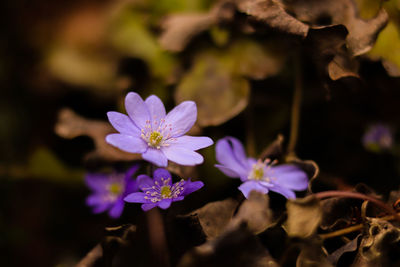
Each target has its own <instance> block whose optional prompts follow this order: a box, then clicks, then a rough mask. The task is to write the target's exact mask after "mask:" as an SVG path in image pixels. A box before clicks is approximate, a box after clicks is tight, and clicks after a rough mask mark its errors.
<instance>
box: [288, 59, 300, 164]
mask: <svg viewBox="0 0 400 267" xmlns="http://www.w3.org/2000/svg"><path fill="white" fill-rule="evenodd" d="M294 61H295V62H294V65H295V70H294V71H295V80H294V93H293V103H292V114H291V122H290V138H289V144H288V157H295V156H296V153H295V149H296V144H297V138H298V135H299V124H300V109H301V99H302V91H303V75H302V69H301V59H300V55H299V54H297V55H296V57H295V59H294Z"/></svg>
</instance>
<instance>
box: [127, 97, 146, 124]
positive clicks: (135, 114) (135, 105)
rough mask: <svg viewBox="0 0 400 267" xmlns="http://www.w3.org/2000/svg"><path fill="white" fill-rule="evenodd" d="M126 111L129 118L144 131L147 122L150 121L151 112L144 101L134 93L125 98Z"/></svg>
mask: <svg viewBox="0 0 400 267" xmlns="http://www.w3.org/2000/svg"><path fill="white" fill-rule="evenodd" d="M125 109H126V112H128V115H129V117H130V118H131V120H132V121H133V122H134V123H135V125H136V126H137V127H138V128H139V129H143V128H144V126H145V125H146V121H150V112H149V109H148V107H147V105H146V103H145V102H144V101H143V99H142V98H141V97H140V96H139V95H138V94H137V93H134V92H130V93H129V94H128V95H127V96H126V98H125Z"/></svg>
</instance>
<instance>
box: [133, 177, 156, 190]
mask: <svg viewBox="0 0 400 267" xmlns="http://www.w3.org/2000/svg"><path fill="white" fill-rule="evenodd" d="M137 184H138V186H139V188H140V189H141V190H143V191H145V190H148V189H149V188H151V187H152V186H153V185H154V181H153V179H151V178H150V177H149V176H147V175H145V174H142V175H139V176H138V177H137Z"/></svg>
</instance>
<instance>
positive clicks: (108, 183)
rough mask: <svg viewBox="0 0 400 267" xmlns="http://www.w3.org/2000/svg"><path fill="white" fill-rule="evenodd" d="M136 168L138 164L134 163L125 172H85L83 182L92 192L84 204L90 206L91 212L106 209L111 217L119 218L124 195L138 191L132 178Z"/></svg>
mask: <svg viewBox="0 0 400 267" xmlns="http://www.w3.org/2000/svg"><path fill="white" fill-rule="evenodd" d="M138 168H139V165H134V166H132V167H131V168H129V169H128V171H126V172H125V173H111V174H100V173H89V174H87V175H86V177H85V183H86V185H87V186H88V187H89V188H90V189H91V190H92V192H93V193H92V194H91V195H90V196H88V197H87V198H86V204H87V205H88V206H90V207H92V211H93V213H102V212H104V211H107V210H108V215H109V216H110V217H111V218H119V217H120V216H121V214H122V211H123V209H124V204H125V203H124V197H125V196H126V195H128V194H130V193H133V192H136V191H138V186H137V183H136V181H135V180H134V179H132V176H133V175H134V173H135V172H136V171H137V169H138Z"/></svg>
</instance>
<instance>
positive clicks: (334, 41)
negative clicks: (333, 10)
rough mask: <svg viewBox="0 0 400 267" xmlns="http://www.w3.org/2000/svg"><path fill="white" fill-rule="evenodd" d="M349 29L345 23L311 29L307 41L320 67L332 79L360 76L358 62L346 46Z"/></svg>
mask: <svg viewBox="0 0 400 267" xmlns="http://www.w3.org/2000/svg"><path fill="white" fill-rule="evenodd" d="M347 35H348V31H347V29H346V27H345V26H343V25H333V26H320V27H313V28H311V29H310V31H309V34H308V36H307V39H306V41H307V42H306V43H307V44H310V46H309V49H310V50H311V51H309V52H310V54H311V55H312V56H313V57H314V61H315V62H316V64H317V65H318V66H319V68H321V69H323V70H325V69H326V68H327V72H328V75H329V77H330V78H331V79H332V80H338V79H340V78H344V77H349V76H353V77H359V76H358V74H357V72H358V62H357V61H356V60H355V58H353V57H352V55H351V54H350V53H349V52H348V51H347V49H346V48H345V42H346V36H347Z"/></svg>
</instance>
